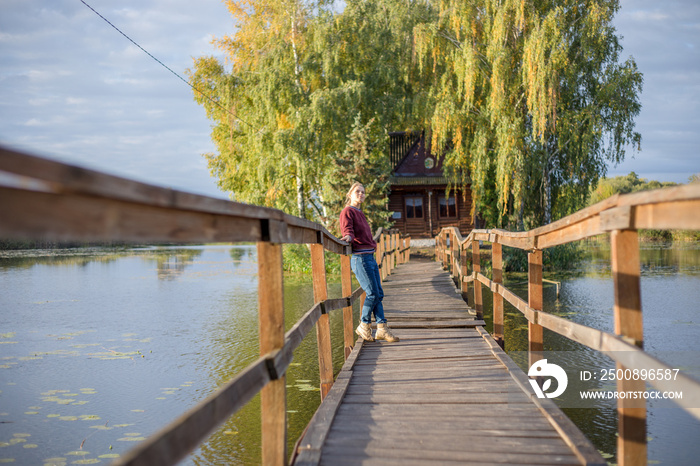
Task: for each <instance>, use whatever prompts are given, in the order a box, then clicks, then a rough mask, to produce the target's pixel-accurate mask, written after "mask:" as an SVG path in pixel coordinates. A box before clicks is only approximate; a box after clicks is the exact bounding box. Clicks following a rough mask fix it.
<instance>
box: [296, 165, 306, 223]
mask: <svg viewBox="0 0 700 466" xmlns="http://www.w3.org/2000/svg"><path fill="white" fill-rule="evenodd" d="M296 178H297V208H298V209H299V217H301V218H306V203H305V202H304V183H303V182H302V181H301V175H300V174H299V173H297V175H296Z"/></svg>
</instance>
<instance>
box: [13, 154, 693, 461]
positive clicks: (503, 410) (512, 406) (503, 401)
mask: <svg viewBox="0 0 700 466" xmlns="http://www.w3.org/2000/svg"><path fill="white" fill-rule="evenodd" d="M697 212H700V185H688V186H682V187H678V188H670V189H663V190H657V191H651V192H645V193H638V194H632V195H626V196H613V197H611V198H609V199H607V200H605V201H602V202H601V203H599V204H596V205H594V206H592V207H589V208H587V209H584V210H581V211H579V212H577V213H576V214H573V215H571V216H569V217H566V218H564V219H562V220H559V221H557V222H555V223H553V224H550V225H546V226H544V227H542V228H539V229H536V230H532V231H528V232H518V233H511V232H506V231H503V230H474V231H472V232H470V233H469V235H468V236H466V237H463V236H462V234H461V232H459V231H456V230H454V229H445V230H443V231H442V232H441V233H440V235H439V237H438V238H437V247H436V257H437V259H438V262H436V263H433V262H416V263H408V264H407V263H406V262H407V261H408V258H409V255H410V238H406V237H399V235H398V234H396V233H395V232H379V233H378V235H377V240H378V245H379V247H378V251H377V257H378V262H379V263H380V264H381V273H382V276H383V278H386V279H387V280H386V282H385V290H386V298H385V303H386V312H387V314H388V317H389V319H390V324H391V326H392V328H393V329H395V330H396V332H397V333H398V334H399V336H400V337H402V341H401V342H399V343H394V344H390V345H389V344H384V343H382V342H374V343H368V344H362V342H359V343H356V342H355V341H354V335H353V329H354V322H353V317H352V305H353V302H355V301H356V300H358V299H359V300H362V297H363V296H362V295H363V293H362V290H361V289H359V288H358V289H356V290H354V291H353V290H352V285H351V284H352V281H351V272H350V256H349V254H350V248H349V246H348V245H347V244H346V243H344V242H341V241H340V240H338V239H337V238H336V237H335V236H333V235H332V234H331V233H329V232H328V231H326V230H325V228H324V227H323V226H321V225H319V224H316V223H313V222H310V221H308V220H304V219H300V218H297V217H293V216H290V215H287V214H284V213H283V212H280V211H278V210H274V209H266V208H261V207H255V206H250V205H245V204H240V203H234V202H228V201H224V200H219V199H212V198H207V197H203V196H196V195H192V194H188V193H183V192H178V191H173V190H170V189H163V188H158V187H154V186H150V185H146V184H143V183H138V182H135V181H132V180H127V179H123V178H118V177H114V176H110V175H106V174H103V173H99V172H95V171H91V170H85V169H82V168H79V167H75V166H70V165H65V164H61V163H58V162H53V161H49V160H45V159H41V158H38V157H34V156H30V155H27V154H22V153H18V152H15V151H11V150H5V149H2V148H0V239H38V240H54V241H62V240H64V241H65V240H68V241H76V240H77V241H124V242H129V241H132V242H141V243H144V242H177V243H206V242H215V241H216V242H223V241H226V242H241V241H252V242H256V243H257V249H258V286H259V292H258V296H259V298H258V299H259V323H260V354H261V356H260V358H259V359H258V360H257V361H255V362H254V363H252V364H251V365H250V366H248V367H247V368H246V369H244V370H243V371H242V372H241V373H239V374H238V375H237V376H236V377H235V378H234V379H233V380H231V381H229V382H228V383H226V384H225V385H224V386H222V387H220V388H219V389H218V390H217V391H216V392H215V393H213V394H212V395H210V396H209V397H208V398H206V399H205V400H202V401H201V402H200V403H199V404H198V405H197V406H195V407H194V408H192V409H191V410H189V411H187V412H186V413H184V414H183V415H182V416H181V417H180V418H179V419H178V420H176V421H175V422H173V423H172V424H171V425H168V426H165V427H164V428H163V429H162V430H161V431H159V432H157V433H155V434H154V435H152V436H150V437H149V438H148V439H147V440H146V441H144V442H143V443H141V444H140V445H138V446H137V447H136V448H134V449H133V450H132V451H131V452H129V453H128V454H126V455H125V456H124V457H123V458H121V459H120V460H119V461H118V464H121V465H127V464H128V465H160V464H163V465H165V464H175V463H177V462H178V461H179V460H181V459H183V458H185V457H186V456H187V455H188V454H189V452H191V451H192V450H193V449H194V448H196V447H197V445H199V444H200V443H201V442H203V441H204V440H206V438H207V437H208V436H209V434H210V433H211V432H212V430H213V429H215V428H216V427H217V426H218V425H220V424H221V423H222V422H224V421H225V420H226V419H227V418H228V417H229V416H231V415H232V414H233V413H235V412H236V411H237V410H238V409H240V408H241V407H242V406H243V405H244V404H245V403H247V402H248V401H249V400H250V399H251V398H253V396H255V395H256V394H257V393H261V417H262V458H261V463H263V464H266V465H267V464H269V465H282V464H284V463H286V462H287V459H288V455H287V452H286V445H287V439H286V434H287V430H286V412H287V401H286V391H285V390H286V388H285V387H286V384H285V372H286V370H287V368H288V367H289V364H290V363H291V361H292V357H293V351H294V350H295V349H296V348H297V347H298V346H299V344H300V342H301V341H302V339H303V338H304V337H305V336H306V335H307V334H308V333H309V332H310V331H311V330H312V329H314V328H315V329H316V337H317V341H318V355H319V357H318V360H319V369H320V370H319V372H320V381H319V383H320V388H321V397H322V399H323V400H324V401H323V402H322V404H321V407H320V408H319V410H318V412H317V413H316V415H315V416H314V419H313V420H312V422H311V424H310V425H309V428H308V430H307V432H306V433H305V435H304V436H303V438H302V439H301V440H300V442H299V443H298V447H297V448H296V449H295V451H294V452H291V453H292V459H293V460H294V461H295V462H296V464H318V463H328V464H373V463H379V462H381V463H389V464H397V463H400V464H402V465H403V464H426V463H430V462H437V463H444V462H449V461H450V460H452V461H457V462H460V463H461V462H475V463H489V464H491V463H494V462H499V463H540V464H546V463H580V464H584V463H593V464H594V463H599V462H603V461H602V458H600V456H599V455H598V453H597V452H596V451H595V449H594V448H593V447H592V446H591V445H590V444H589V443H588V441H587V440H586V439H585V438H584V437H583V436H582V434H581V433H580V432H579V431H578V429H576V428H575V427H574V426H573V425H572V424H571V422H570V421H569V420H568V419H567V418H566V417H565V416H564V415H563V414H562V413H561V411H559V410H558V409H557V408H556V406H554V404H553V403H552V401H551V400H549V399H538V398H537V397H535V396H534V395H533V393H531V392H529V391H528V385H529V379H528V378H527V376H526V375H525V374H524V373H523V372H521V371H520V370H519V369H518V368H517V366H515V364H514V363H513V362H512V361H511V360H510V358H508V356H506V355H505V354H504V353H503V352H502V350H501V349H500V346H499V344H501V345H502V343H503V341H504V338H507V335H504V331H503V329H504V315H503V301H504V300H506V301H508V302H510V303H511V304H512V305H513V306H514V307H515V308H516V309H517V310H518V311H520V312H521V313H523V314H524V315H525V317H526V318H527V319H528V321H529V324H528V327H529V332H528V338H529V353H530V358H531V361H536V360H538V359H539V356H540V355H541V352H542V350H543V347H544V341H543V329H544V328H547V329H549V330H551V331H554V332H557V333H559V334H561V335H563V336H566V337H567V338H569V339H571V340H573V341H576V342H578V343H581V344H583V345H586V346H588V347H589V348H592V349H594V350H597V351H602V352H605V353H606V354H608V355H609V356H611V357H613V359H615V360H616V361H617V363H618V367H619V368H622V369H637V370H640V369H644V370H654V371H665V370H668V369H670V368H669V366H667V365H666V364H664V363H663V362H661V361H658V360H656V359H655V358H653V357H651V356H650V355H648V354H647V353H645V352H644V351H643V350H642V346H643V332H642V322H643V319H642V312H641V309H642V308H641V295H640V283H639V273H640V265H639V248H638V239H637V232H636V231H637V229H640V228H652V229H694V230H698V229H700V216H698V215H697ZM603 233H609V234H610V241H611V247H612V271H613V281H614V288H615V302H614V303H611V308H612V310H613V314H614V319H615V334H608V333H605V332H602V331H600V330H597V329H593V328H589V327H585V326H583V325H580V324H576V323H574V322H571V321H568V320H566V319H564V318H561V317H557V316H553V315H551V314H547V313H544V312H543V311H542V250H543V249H546V248H549V247H552V246H556V245H559V244H565V243H567V242H571V241H576V240H580V239H584V238H587V237H590V236H595V235H599V234H603ZM484 242H488V243H490V244H491V263H492V266H491V273H490V277H487V276H485V275H484V274H483V273H482V252H481V250H480V245H481V244H482V243H484ZM290 243H295V244H307V245H309V247H310V250H311V265H312V270H313V278H312V280H313V288H314V297H315V301H316V304H315V305H314V306H313V307H312V308H311V309H310V310H309V311H308V312H307V313H306V314H305V315H304V316H303V317H302V318H301V319H300V320H299V321H298V322H296V324H295V325H294V326H293V327H292V328H291V329H290V330H289V331H287V332H286V333H285V332H284V328H285V326H284V310H283V303H284V297H283V273H282V254H281V252H282V245H284V244H290ZM502 246H507V247H515V248H520V249H524V250H526V251H528V252H529V254H528V260H529V272H528V300H527V302H526V301H524V300H522V299H520V298H519V297H517V296H516V295H515V294H514V293H512V292H511V291H509V290H508V289H506V288H505V287H503V273H502V266H501V265H502V258H501V254H502ZM324 251H325V252H327V253H334V254H339V255H340V256H341V260H340V264H341V271H340V272H341V279H342V296H341V297H340V298H334V299H329V298H328V293H327V286H326V266H325V258H324V257H325V255H324ZM395 267H398V268H395ZM445 269H446V270H447V271H448V272H449V274H450V276H451V277H452V278H448V275H447V274H446V273H444V272H442V271H443V270H445ZM453 283H456V284H457V288H456V289H455V288H454V285H453ZM483 287H486V289H487V290H490V291H491V292H492V293H493V296H494V299H493V316H494V328H493V329H492V336H490V335H489V334H488V333H487V332H486V331H485V330H484V329H483V328H482V327H483V322H482V321H480V320H478V319H480V318H481V317H482V315H483V303H482V292H483V290H482V288H483ZM457 291H459V292H460V293H458V292H457ZM463 294H469V295H471V296H472V297H473V298H472V299H473V302H474V306H473V307H474V311H473V313H472V312H469V310H468V308H467V307H466V306H465V304H464V301H463V300H462V299H461V296H462V295H463ZM340 309H342V310H343V323H344V324H343V328H344V339H343V342H342V345H343V346H344V348H345V356H346V363H345V366H344V367H343V369H342V370H341V371H340V373H339V374H337V377H335V374H334V373H333V367H332V358H331V350H332V346H331V343H332V342H331V341H330V326H329V313H331V312H334V311H335V310H340ZM473 314H475V315H473ZM475 317H476V319H475ZM338 344H341V343H338ZM648 383H649V384H650V385H652V386H654V387H655V388H657V389H659V390H674V391H682V392H683V398H682V399H681V400H675V401H676V402H677V403H679V404H680V406H681V407H682V408H684V409H685V410H686V411H688V412H689V413H690V414H691V415H693V416H695V417H696V418H698V419H700V383H699V382H698V381H696V380H694V379H691V378H689V377H687V376H685V375H683V374H679V375H678V377H677V379H676V380H672V381H669V380H665V379H656V380H651V381H648ZM618 389H619V390H644V389H645V382H644V381H640V380H631V381H621V382H618ZM618 413H619V423H618V425H619V432H618V433H619V441H618V452H617V458H618V463H620V464H644V463H645V462H646V405H645V401H644V400H641V401H639V400H636V401H634V402H632V401H630V400H623V399H620V400H618ZM506 420H507V422H505V421H506Z"/></svg>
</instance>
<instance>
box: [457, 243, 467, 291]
mask: <svg viewBox="0 0 700 466" xmlns="http://www.w3.org/2000/svg"><path fill="white" fill-rule="evenodd" d="M466 244H467V243H465V244H462V245H460V246H459V260H460V265H461V267H462V273H461V278H460V281H461V283H460V284H459V289H460V290H462V299H463V300H464V302H465V303H467V304H468V303H469V299H468V297H469V282H466V281H464V279H465V278H466V277H467V275H469V260H468V259H467V257H468V254H467V248H466Z"/></svg>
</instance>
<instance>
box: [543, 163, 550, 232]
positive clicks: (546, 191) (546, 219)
mask: <svg viewBox="0 0 700 466" xmlns="http://www.w3.org/2000/svg"><path fill="white" fill-rule="evenodd" d="M542 184H543V185H544V224H545V225H547V224H549V223H552V185H551V183H550V182H549V161H547V162H546V164H545V166H544V170H543V173H542Z"/></svg>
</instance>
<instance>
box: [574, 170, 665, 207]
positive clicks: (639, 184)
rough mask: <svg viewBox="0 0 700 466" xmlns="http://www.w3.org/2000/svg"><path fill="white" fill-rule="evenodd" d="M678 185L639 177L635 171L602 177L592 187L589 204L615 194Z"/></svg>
mask: <svg viewBox="0 0 700 466" xmlns="http://www.w3.org/2000/svg"><path fill="white" fill-rule="evenodd" d="M671 186H678V183H673V182H671V181H663V182H659V181H656V180H647V179H646V178H639V175H637V174H636V173H635V172H630V173H629V174H628V175H624V176H616V177H615V178H602V179H601V180H600V181H599V182H598V184H597V185H596V186H595V187H592V189H591V191H590V195H589V199H588V205H593V204H597V203H598V202H600V201H603V200H605V199H607V198H609V197H610V196H612V195H614V194H627V193H636V192H638V191H648V190H651V189H660V188H668V187H671Z"/></svg>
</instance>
